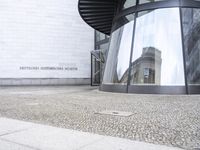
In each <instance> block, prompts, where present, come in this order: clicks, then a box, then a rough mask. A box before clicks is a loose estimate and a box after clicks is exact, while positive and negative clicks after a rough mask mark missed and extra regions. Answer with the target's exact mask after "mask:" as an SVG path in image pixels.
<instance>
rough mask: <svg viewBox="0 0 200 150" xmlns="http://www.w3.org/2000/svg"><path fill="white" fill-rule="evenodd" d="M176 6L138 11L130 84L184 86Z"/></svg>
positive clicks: (178, 18) (178, 17) (177, 9)
mask: <svg viewBox="0 0 200 150" xmlns="http://www.w3.org/2000/svg"><path fill="white" fill-rule="evenodd" d="M180 27H181V26H180V13H179V8H167V9H156V10H152V11H145V12H140V13H139V14H138V17H137V21H136V29H135V41H134V49H133V55H132V63H131V74H130V75H131V85H161V86H185V77H184V65H183V54H182V39H181V28H180Z"/></svg>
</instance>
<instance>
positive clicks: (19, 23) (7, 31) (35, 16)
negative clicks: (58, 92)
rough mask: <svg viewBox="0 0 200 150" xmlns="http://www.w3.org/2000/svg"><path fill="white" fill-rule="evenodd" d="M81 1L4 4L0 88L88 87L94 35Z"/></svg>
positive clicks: (14, 1) (1, 9) (32, 0)
mask: <svg viewBox="0 0 200 150" xmlns="http://www.w3.org/2000/svg"><path fill="white" fill-rule="evenodd" d="M77 7H78V0H56V1H55V0H42V1H39V0H20V1H19V0H2V1H1V3H0V70H1V71H0V72H1V73H0V85H24V84H25V85H29V84H87V83H88V84H89V82H90V80H89V78H90V51H91V50H92V49H94V30H93V29H91V28H90V27H88V26H87V24H86V23H85V22H84V21H82V19H81V17H80V16H79V13H78V10H77Z"/></svg>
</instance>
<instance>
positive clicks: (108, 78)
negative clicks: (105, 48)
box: [103, 21, 134, 84]
mask: <svg viewBox="0 0 200 150" xmlns="http://www.w3.org/2000/svg"><path fill="white" fill-rule="evenodd" d="M133 25H134V21H131V22H129V23H127V24H125V25H124V26H122V27H121V28H119V29H117V30H116V31H115V32H113V33H112V36H111V43H110V47H109V53H108V58H107V62H106V68H105V72H104V78H103V84H113V83H114V84H127V78H128V76H126V77H124V74H125V72H126V71H127V70H128V68H129V60H130V51H131V43H132V32H133Z"/></svg>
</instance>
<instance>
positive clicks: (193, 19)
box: [181, 8, 200, 85]
mask: <svg viewBox="0 0 200 150" xmlns="http://www.w3.org/2000/svg"><path fill="white" fill-rule="evenodd" d="M181 12H182V16H183V17H182V24H183V36H184V48H185V58H186V74H187V82H188V85H200V9H192V8H182V9H181Z"/></svg>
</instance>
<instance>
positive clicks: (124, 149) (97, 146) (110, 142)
mask: <svg viewBox="0 0 200 150" xmlns="http://www.w3.org/2000/svg"><path fill="white" fill-rule="evenodd" d="M80 150H181V149H179V148H173V147H166V146H162V145H155V144H150V143H143V142H137V141H131V140H127V139H121V138H114V137H105V138H104V139H103V140H101V141H98V142H96V143H93V144H90V145H88V146H85V147H83V148H80Z"/></svg>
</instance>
